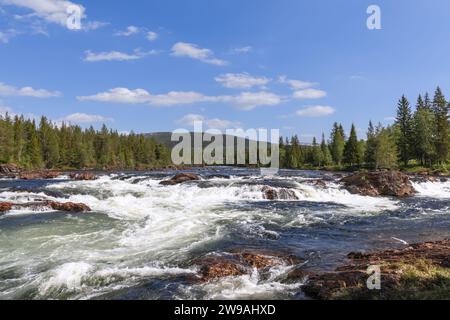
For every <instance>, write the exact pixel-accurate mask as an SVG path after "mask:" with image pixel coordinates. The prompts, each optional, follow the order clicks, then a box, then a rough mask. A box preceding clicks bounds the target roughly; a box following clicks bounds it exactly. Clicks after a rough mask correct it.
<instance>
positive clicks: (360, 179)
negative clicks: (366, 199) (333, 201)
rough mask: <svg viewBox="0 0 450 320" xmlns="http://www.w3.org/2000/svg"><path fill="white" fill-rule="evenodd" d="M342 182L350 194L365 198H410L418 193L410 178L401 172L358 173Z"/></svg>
mask: <svg viewBox="0 0 450 320" xmlns="http://www.w3.org/2000/svg"><path fill="white" fill-rule="evenodd" d="M341 182H343V183H344V185H345V188H346V189H347V190H348V191H349V192H350V193H353V194H361V195H364V196H371V197H376V196H392V197H410V196H413V195H414V194H415V193H416V191H415V190H414V187H413V185H412V183H411V181H410V179H409V176H408V175H406V174H404V173H401V172H399V171H374V172H365V173H357V174H354V175H351V176H348V177H345V178H343V179H342V180H341Z"/></svg>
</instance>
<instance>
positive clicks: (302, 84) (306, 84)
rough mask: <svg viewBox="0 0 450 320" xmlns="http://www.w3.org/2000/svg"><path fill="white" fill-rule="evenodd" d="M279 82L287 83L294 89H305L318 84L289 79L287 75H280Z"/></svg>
mask: <svg viewBox="0 0 450 320" xmlns="http://www.w3.org/2000/svg"><path fill="white" fill-rule="evenodd" d="M278 82H279V83H282V84H287V85H288V86H289V87H290V88H291V89H293V90H303V89H307V88H311V87H313V86H315V85H317V83H315V82H309V81H302V80H294V79H288V78H287V77H286V76H280V77H279V78H278Z"/></svg>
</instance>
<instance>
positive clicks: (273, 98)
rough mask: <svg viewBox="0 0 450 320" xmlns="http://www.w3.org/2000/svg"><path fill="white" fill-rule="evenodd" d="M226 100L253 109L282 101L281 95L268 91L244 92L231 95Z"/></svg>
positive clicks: (237, 105) (245, 108) (240, 106)
mask: <svg viewBox="0 0 450 320" xmlns="http://www.w3.org/2000/svg"><path fill="white" fill-rule="evenodd" d="M225 100H228V101H230V102H231V103H232V104H234V105H235V106H236V107H238V108H240V109H242V110H253V109H255V108H256V107H260V106H274V105H278V104H280V103H281V102H282V99H281V97H280V96H278V95H276V94H274V93H271V92H267V91H261V92H243V93H241V94H240V95H238V96H234V97H229V98H227V99H225Z"/></svg>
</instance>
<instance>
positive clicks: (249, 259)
mask: <svg viewBox="0 0 450 320" xmlns="http://www.w3.org/2000/svg"><path fill="white" fill-rule="evenodd" d="M298 262H299V260H298V259H296V258H295V257H293V256H290V255H282V254H279V253H276V252H269V251H254V250H233V251H232V252H230V253H227V254H224V255H220V256H217V255H215V256H207V257H206V258H202V259H199V260H197V261H195V264H197V265H199V266H200V276H201V279H202V281H211V280H214V279H218V278H224V277H232V276H241V275H245V274H251V273H252V272H253V270H254V269H257V270H259V271H264V270H268V269H270V268H272V267H275V266H279V265H283V264H287V265H294V264H296V263H298Z"/></svg>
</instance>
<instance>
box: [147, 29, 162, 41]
mask: <svg viewBox="0 0 450 320" xmlns="http://www.w3.org/2000/svg"><path fill="white" fill-rule="evenodd" d="M158 37H159V35H158V34H157V33H156V32H153V31H149V32H147V40H148V41H155V40H156V39H158Z"/></svg>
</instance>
